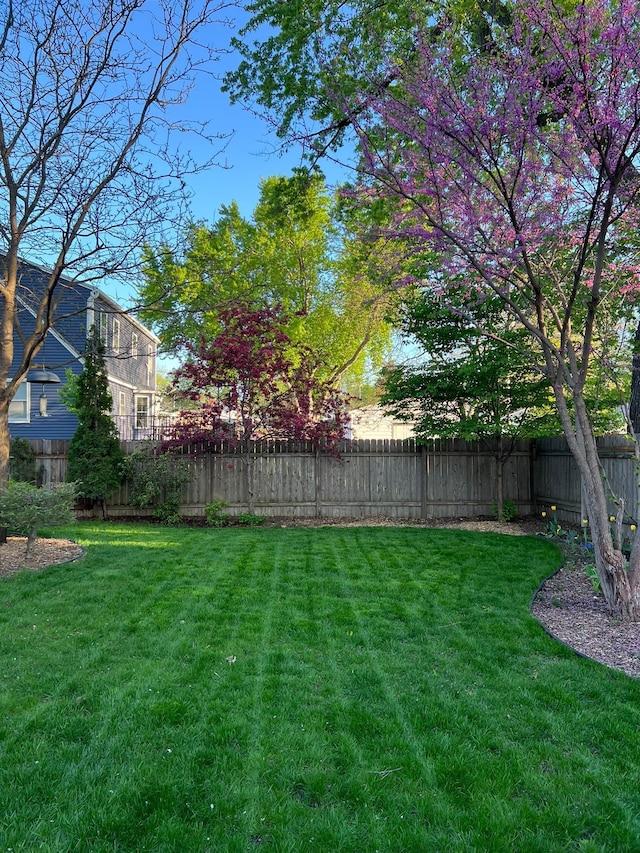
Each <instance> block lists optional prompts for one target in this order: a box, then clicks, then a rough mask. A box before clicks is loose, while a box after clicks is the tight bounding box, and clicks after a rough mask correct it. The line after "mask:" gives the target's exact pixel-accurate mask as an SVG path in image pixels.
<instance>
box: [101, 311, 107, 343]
mask: <svg viewBox="0 0 640 853" xmlns="http://www.w3.org/2000/svg"><path fill="white" fill-rule="evenodd" d="M108 323H109V319H108V317H107V312H106V311H101V312H100V340H101V341H102V343H103V344H104V345H105V346H106V344H107V328H108Z"/></svg>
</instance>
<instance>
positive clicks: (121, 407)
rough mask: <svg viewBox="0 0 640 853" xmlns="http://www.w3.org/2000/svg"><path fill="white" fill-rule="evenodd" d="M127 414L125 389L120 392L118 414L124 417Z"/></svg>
mask: <svg viewBox="0 0 640 853" xmlns="http://www.w3.org/2000/svg"><path fill="white" fill-rule="evenodd" d="M126 414H127V398H126V397H125V393H124V391H120V393H119V394H118V415H119V416H120V417H121V418H123V417H124V416H125V415H126Z"/></svg>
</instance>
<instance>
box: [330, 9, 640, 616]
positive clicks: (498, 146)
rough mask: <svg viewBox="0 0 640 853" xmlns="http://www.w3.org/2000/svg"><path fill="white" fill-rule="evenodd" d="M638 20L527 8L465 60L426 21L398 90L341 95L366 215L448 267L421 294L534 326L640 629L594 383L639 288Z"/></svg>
mask: <svg viewBox="0 0 640 853" xmlns="http://www.w3.org/2000/svg"><path fill="white" fill-rule="evenodd" d="M638 11H639V9H638V4H637V3H635V2H622V3H619V4H615V5H614V4H610V3H608V2H607V1H606V0H593V2H590V3H588V4H585V5H581V6H578V7H577V8H576V10H575V11H573V12H567V13H566V14H564V10H563V9H559V8H558V7H556V6H555V5H554V4H552V3H550V2H546V0H542V2H539V3H535V4H526V5H525V4H518V6H517V7H516V8H515V11H514V16H513V20H512V26H511V31H510V42H509V44H508V50H504V51H501V50H495V51H491V52H481V53H477V54H476V55H472V54H469V55H468V57H467V58H464V57H461V56H460V53H459V51H458V45H457V44H456V43H455V41H454V40H453V39H450V40H446V39H439V40H438V41H437V42H435V43H434V41H433V39H432V38H431V35H430V33H425V32H424V31H423V29H422V27H421V25H420V22H417V23H416V31H415V40H416V50H415V52H414V54H413V56H412V59H411V62H407V63H404V64H402V65H400V64H392V66H391V67H390V68H389V71H388V73H389V75H392V76H393V78H394V80H395V84H394V86H392V87H390V88H388V89H387V90H386V91H385V92H383V93H376V94H374V95H372V96H370V97H368V98H367V100H366V104H365V105H364V108H362V105H360V107H359V108H358V109H357V110H351V109H350V93H347V97H345V98H342V97H341V95H340V90H339V86H338V87H337V88H336V103H337V104H341V105H342V107H343V108H344V109H345V110H346V112H347V114H348V115H350V117H351V120H352V123H353V127H354V129H355V131H356V132H357V134H358V138H359V141H360V145H361V149H362V152H363V160H362V168H363V175H366V176H367V179H364V180H363V183H362V199H363V202H364V203H366V200H367V198H368V197H369V196H370V195H378V194H379V193H380V192H383V193H385V194H387V195H388V197H389V198H390V199H392V200H393V201H394V202H395V203H396V213H395V226H394V228H393V229H391V231H390V234H391V233H392V234H393V236H394V237H395V238H397V239H399V240H401V241H402V243H403V244H404V245H405V246H406V247H407V248H408V249H409V250H410V251H411V252H413V253H414V254H415V255H416V256H419V255H420V254H421V253H423V252H424V251H426V250H428V251H429V252H431V253H435V254H436V256H437V257H438V258H439V260H440V265H441V271H442V272H441V274H440V275H439V276H438V278H437V280H435V279H434V278H432V279H431V280H429V279H427V280H425V281H424V282H423V285H424V286H425V287H427V288H432V289H434V290H437V292H438V293H439V294H440V295H441V298H442V299H443V301H444V303H445V304H446V300H447V289H448V282H449V281H459V280H460V277H466V278H467V279H468V280H469V281H470V282H471V283H472V287H473V289H474V290H477V291H478V292H480V293H487V294H493V295H495V296H496V297H497V298H499V299H500V300H501V301H502V303H503V305H504V307H505V310H507V311H508V312H509V313H510V315H511V316H512V317H513V318H514V321H517V323H518V324H520V325H521V326H522V327H523V328H524V329H526V330H527V332H528V334H529V336H530V338H531V341H532V344H534V345H535V347H536V349H537V352H538V365H537V366H538V368H539V369H540V370H541V371H543V373H544V375H545V376H546V378H547V381H548V383H549V385H550V387H551V388H552V390H553V394H554V398H555V404H556V407H557V410H558V414H559V417H560V420H561V422H562V427H563V431H564V434H565V436H566V438H567V441H568V443H569V447H570V449H571V452H572V453H573V456H574V458H575V460H576V463H577V466H578V469H579V471H580V474H581V477H582V483H583V490H584V495H585V502H586V507H587V511H588V515H589V522H590V526H591V532H592V536H593V541H594V550H595V557H596V566H597V570H598V576H599V579H600V583H601V586H602V589H603V591H604V594H605V597H606V599H607V602H608V604H609V605H610V607H611V609H612V610H613V611H615V612H616V613H618V614H619V615H620V616H622V617H623V618H625V619H638V618H640V539H638V538H637V537H636V541H635V543H634V546H633V549H632V552H631V557H630V560H629V563H628V564H627V563H626V561H625V558H624V555H623V554H622V551H621V539H622V517H623V511H624V506H623V503H622V501H621V500H620V499H618V507H619V509H618V523H617V525H616V527H615V532H614V533H613V534H612V531H611V526H610V523H609V509H608V506H607V498H608V495H607V494H606V491H605V487H604V485H603V481H602V477H601V472H600V464H599V460H598V452H597V446H596V441H595V436H594V430H593V425H592V422H591V417H590V412H589V409H588V405H587V402H586V398H585V387H586V383H587V379H588V376H589V370H590V367H591V364H592V363H593V361H594V360H595V359H597V358H598V357H599V355H600V354H599V353H598V352H597V347H598V340H599V338H600V337H603V335H604V333H600V334H599V329H600V322H601V320H602V319H603V318H609V317H610V316H612V315H613V316H615V315H616V310H617V309H616V306H622V304H623V303H625V301H626V300H629V299H634V298H635V293H636V291H637V288H638V281H637V266H636V258H635V257H634V256H633V253H632V252H631V251H630V249H629V247H628V246H627V244H626V243H625V233H628V232H629V231H630V230H632V229H634V228H635V229H637V225H638V218H639V212H638V205H637V201H638V198H637V197H638V193H639V192H640V186H638V185H637V184H636V183H634V181H633V180H630V172H629V164H630V163H633V161H634V159H635V158H636V157H637V156H638V154H639V153H640V118H639V116H640V83H639V82H638V81H639V80H640V64H639V60H638V57H639V56H640V19H639V16H638ZM466 59H470V61H468V62H467V61H466ZM585 151H588V156H587V155H586V153H585ZM624 310H625V309H624V308H623V307H620V313H624ZM611 366H612V368H615V366H616V365H615V364H612V365H611Z"/></svg>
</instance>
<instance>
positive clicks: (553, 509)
mask: <svg viewBox="0 0 640 853" xmlns="http://www.w3.org/2000/svg"><path fill="white" fill-rule="evenodd" d="M555 511H556V505H555V504H553V506H552V507H551V512H555Z"/></svg>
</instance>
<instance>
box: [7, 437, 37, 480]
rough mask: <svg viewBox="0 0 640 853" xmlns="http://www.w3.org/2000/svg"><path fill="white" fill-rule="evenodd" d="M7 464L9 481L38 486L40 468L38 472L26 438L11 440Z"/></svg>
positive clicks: (34, 455) (34, 457) (34, 456)
mask: <svg viewBox="0 0 640 853" xmlns="http://www.w3.org/2000/svg"><path fill="white" fill-rule="evenodd" d="M9 462H10V471H11V473H10V479H11V480H16V481H19V482H21V483H31V484H32V485H34V486H37V485H39V483H38V479H39V477H40V476H41V474H42V466H40V469H39V470H38V467H37V464H36V454H35V453H34V452H33V450H31V447H30V446H29V442H28V440H27V439H26V438H20V437H19V436H16V438H12V439H11V449H10V451H9Z"/></svg>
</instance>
